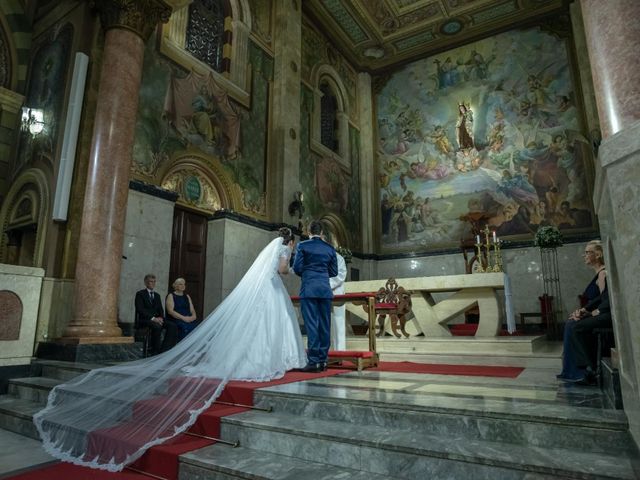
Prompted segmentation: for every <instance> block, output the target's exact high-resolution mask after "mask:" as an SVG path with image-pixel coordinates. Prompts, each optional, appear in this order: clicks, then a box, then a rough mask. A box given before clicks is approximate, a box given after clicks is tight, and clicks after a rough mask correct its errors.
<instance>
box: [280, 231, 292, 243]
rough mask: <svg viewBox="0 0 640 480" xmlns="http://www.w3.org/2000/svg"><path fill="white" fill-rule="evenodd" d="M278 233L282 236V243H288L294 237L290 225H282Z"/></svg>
mask: <svg viewBox="0 0 640 480" xmlns="http://www.w3.org/2000/svg"><path fill="white" fill-rule="evenodd" d="M278 235H280V236H281V237H282V244H283V245H288V244H289V242H290V241H291V240H293V239H294V236H293V232H292V231H291V229H290V228H289V227H282V228H280V229H279V230H278Z"/></svg>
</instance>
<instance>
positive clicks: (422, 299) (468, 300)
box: [345, 273, 515, 338]
mask: <svg viewBox="0 0 640 480" xmlns="http://www.w3.org/2000/svg"><path fill="white" fill-rule="evenodd" d="M505 278H506V276H505V274H504V273H475V274H471V275H469V274H466V275H442V276H435V277H413V278H396V281H397V282H398V285H399V286H401V287H404V288H405V289H406V290H410V291H411V302H412V311H413V315H414V318H413V319H411V320H410V321H407V330H408V331H409V333H411V335H412V336H415V335H418V334H420V333H423V334H424V335H425V337H431V338H433V337H450V336H451V332H450V331H449V329H448V328H447V326H446V325H447V323H448V322H449V321H450V320H451V319H452V318H454V317H456V316H458V315H460V314H461V313H463V312H465V311H466V310H468V309H469V308H471V307H474V306H476V305H477V306H478V309H479V310H480V323H479V325H478V330H477V331H476V334H475V336H476V337H495V336H498V334H499V332H500V330H501V321H500V305H499V302H498V298H497V295H496V292H497V291H498V290H504V289H505ZM386 281H387V279H384V280H382V279H381V280H365V281H359V282H346V283H345V292H346V294H349V293H350V292H363V291H377V290H378V289H379V288H380V287H384V285H385V283H386ZM506 282H507V286H508V279H507V280H506ZM438 292H453V294H452V295H451V296H449V297H448V298H446V299H443V300H440V301H439V302H436V301H435V299H434V298H433V295H432V294H434V293H438ZM508 293H509V295H510V292H508ZM505 296H507V295H505ZM347 310H348V311H349V312H351V313H353V314H354V315H356V316H358V317H360V318H363V319H365V320H368V321H369V325H374V323H372V322H371V319H370V314H367V313H366V312H365V311H364V310H363V309H362V307H357V306H355V305H347ZM506 315H507V320H508V323H510V324H511V323H513V324H515V321H514V320H513V310H512V308H511V302H510V301H509V302H507V305H506ZM371 330H374V329H372V328H370V329H369V332H370V333H371Z"/></svg>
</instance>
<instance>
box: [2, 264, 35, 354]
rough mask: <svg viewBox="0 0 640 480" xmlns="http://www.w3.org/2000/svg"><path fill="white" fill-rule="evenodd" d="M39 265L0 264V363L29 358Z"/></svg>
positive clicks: (32, 342)
mask: <svg viewBox="0 0 640 480" xmlns="http://www.w3.org/2000/svg"><path fill="white" fill-rule="evenodd" d="M43 277H44V270H43V269H42V268H33V267H20V266H17V265H6V264H0V366H6V365H23V364H28V363H30V362H31V357H32V356H33V349H34V345H35V338H36V326H37V322H38V305H39V303H40V292H41V289H42V278H43Z"/></svg>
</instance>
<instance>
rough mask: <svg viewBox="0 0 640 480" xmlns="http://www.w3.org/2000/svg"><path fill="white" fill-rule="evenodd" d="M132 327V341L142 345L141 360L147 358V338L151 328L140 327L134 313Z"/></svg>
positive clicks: (136, 315) (136, 314) (136, 313)
mask: <svg viewBox="0 0 640 480" xmlns="http://www.w3.org/2000/svg"><path fill="white" fill-rule="evenodd" d="M133 325H134V332H133V340H134V341H135V342H140V343H142V358H147V356H148V355H149V337H150V336H151V327H149V326H146V325H142V324H141V323H140V319H139V318H138V312H135V317H134V324H133Z"/></svg>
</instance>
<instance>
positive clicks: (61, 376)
mask: <svg viewBox="0 0 640 480" xmlns="http://www.w3.org/2000/svg"><path fill="white" fill-rule="evenodd" d="M32 365H34V366H36V367H37V368H39V369H40V372H41V373H40V375H41V376H43V377H49V378H57V379H58V380H63V381H65V382H67V381H69V380H71V379H73V378H75V377H77V376H79V375H82V374H84V373H87V372H88V371H89V370H93V369H95V368H99V367H103V366H104V365H97V364H90V363H74V362H63V361H60V360H38V359H36V360H34V361H33V362H32Z"/></svg>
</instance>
